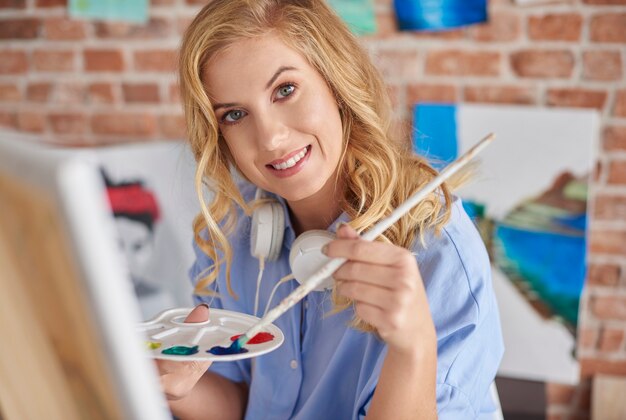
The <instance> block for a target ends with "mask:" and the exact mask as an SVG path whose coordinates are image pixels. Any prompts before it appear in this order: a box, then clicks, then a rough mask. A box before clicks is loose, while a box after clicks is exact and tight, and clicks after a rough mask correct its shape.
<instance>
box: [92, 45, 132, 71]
mask: <svg viewBox="0 0 626 420" xmlns="http://www.w3.org/2000/svg"><path fill="white" fill-rule="evenodd" d="M85 70H87V71H88V72H100V71H111V72H121V71H122V70H124V57H123V56H122V52H121V51H119V50H95V49H89V50H85Z"/></svg>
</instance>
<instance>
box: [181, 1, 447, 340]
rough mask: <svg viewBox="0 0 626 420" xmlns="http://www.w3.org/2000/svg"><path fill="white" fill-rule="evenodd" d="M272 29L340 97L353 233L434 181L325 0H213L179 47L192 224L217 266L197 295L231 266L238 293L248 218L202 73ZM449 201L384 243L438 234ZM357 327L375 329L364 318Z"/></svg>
mask: <svg viewBox="0 0 626 420" xmlns="http://www.w3.org/2000/svg"><path fill="white" fill-rule="evenodd" d="M269 32H272V33H274V34H277V35H278V36H279V37H280V39H281V40H282V41H283V42H284V43H285V44H286V45H287V46H289V47H290V48H292V49H294V50H295V51H298V52H299V53H300V54H302V56H304V57H305V58H306V59H307V60H308V62H309V63H310V64H311V65H312V66H313V67H314V68H316V69H317V71H318V72H319V73H320V74H321V75H322V76H323V77H324V79H325V80H326V82H327V83H328V86H329V87H330V89H331V91H332V92H333V94H334V95H335V98H336V100H337V104H338V106H339V112H340V116H341V121H342V125H343V154H342V158H341V160H340V162H339V170H338V171H337V174H338V177H342V181H343V184H345V186H346V188H345V194H344V197H343V202H342V203H341V207H342V210H343V211H345V212H346V213H347V214H348V216H349V217H350V219H351V222H350V225H351V226H352V227H354V228H355V229H356V230H357V231H358V232H361V231H363V230H365V229H366V228H368V227H369V226H371V225H373V224H374V223H376V222H377V221H378V220H380V219H382V218H384V217H385V216H387V215H389V214H390V213H391V211H392V210H393V209H394V208H395V207H397V206H398V205H399V204H400V203H402V202H403V201H404V200H405V199H406V198H407V197H409V196H410V195H411V194H412V193H413V192H414V191H416V189H418V188H419V187H420V186H421V185H423V184H425V183H427V182H428V181H429V180H430V179H432V178H433V177H434V176H435V175H436V171H435V170H434V169H433V168H432V167H431V166H429V165H428V163H427V162H426V161H425V160H424V159H423V158H420V157H418V156H416V155H415V154H414V153H413V152H412V151H411V149H410V145H409V144H408V142H406V141H404V142H401V141H394V139H393V138H392V134H391V130H390V128H391V127H390V122H391V115H390V114H391V105H390V101H389V97H388V94H387V90H386V88H385V86H384V84H383V81H382V78H381V76H380V74H379V73H378V71H377V70H376V69H375V68H374V66H373V65H372V63H371V62H370V60H369V57H368V55H367V53H366V52H365V51H364V49H363V48H362V47H361V46H360V45H359V43H358V41H357V39H356V38H355V37H354V36H353V35H352V33H351V32H350V31H349V30H348V29H347V27H346V26H345V25H344V23H343V22H342V21H341V19H340V18H339V17H338V16H337V15H336V14H335V13H334V11H333V10H332V9H331V8H330V7H329V6H328V5H327V4H326V2H325V1H324V0H291V1H287V0H213V1H211V2H210V3H209V4H207V5H206V6H205V7H204V8H203V9H202V10H201V11H200V13H199V14H198V15H197V16H196V18H195V19H194V20H193V22H192V23H191V24H190V26H189V27H188V29H187V31H186V32H185V35H184V37H183V43H182V47H181V51H180V88H181V97H182V102H183V106H184V112H185V118H186V124H187V135H188V138H189V142H190V144H191V149H192V151H193V153H194V156H195V158H196V160H197V162H198V167H197V172H196V178H195V183H196V189H197V192H198V198H199V200H200V205H201V210H202V211H201V213H200V214H199V215H198V217H196V219H195V221H194V225H193V229H194V236H195V240H196V242H197V244H198V246H199V247H200V249H202V250H203V252H205V253H206V254H207V255H208V256H209V257H210V258H211V260H212V261H213V265H212V266H211V267H208V268H207V269H206V270H205V271H204V272H203V273H200V276H199V277H200V280H199V281H198V282H197V284H196V293H200V294H201V293H206V289H207V287H208V286H210V285H211V284H212V283H213V282H214V281H215V280H216V278H217V277H218V275H219V271H220V269H222V265H225V269H226V280H227V286H228V291H229V293H230V294H231V295H233V296H235V294H234V292H233V290H232V287H231V279H230V268H231V263H232V249H231V246H230V244H229V241H228V234H229V233H231V232H232V229H233V226H234V225H235V222H236V215H237V207H239V208H241V209H242V210H243V211H244V213H245V214H248V215H249V214H250V213H251V206H250V205H249V204H248V203H246V202H245V201H244V199H243V197H242V195H241V193H240V192H239V190H238V188H237V186H236V184H235V182H234V180H233V179H232V177H231V172H230V168H231V166H234V161H233V159H232V157H231V155H230V153H229V150H228V148H227V146H226V143H225V141H224V140H223V138H222V136H221V134H220V131H219V128H218V122H217V119H216V116H215V114H214V112H213V108H212V105H211V100H210V98H209V97H208V95H207V92H206V90H205V87H204V86H203V79H202V75H203V74H204V70H205V66H206V65H207V63H208V62H209V60H210V59H211V58H212V57H214V56H215V54H217V53H218V52H219V51H221V50H223V49H224V48H226V47H228V46H229V45H232V44H233V43H234V42H236V41H239V40H242V39H249V38H255V37H259V36H262V35H264V34H267V33H269ZM204 185H207V186H208V188H209V189H210V190H211V191H212V192H213V193H214V196H213V199H212V201H211V202H210V203H207V201H206V200H205V197H204V188H203V187H204ZM442 196H443V200H442ZM450 198H451V197H450V192H449V189H448V186H446V185H444V186H442V187H441V188H440V190H439V192H438V193H433V194H431V195H430V197H428V198H427V199H425V200H423V201H422V202H421V203H420V204H419V205H418V206H416V207H415V208H413V210H412V211H411V212H410V213H409V214H407V215H406V216H404V217H402V218H401V219H400V220H399V221H398V222H397V223H396V224H394V226H392V227H391V228H389V229H388V230H387V231H386V232H385V233H384V235H383V236H382V237H381V238H379V239H380V240H383V241H388V242H390V243H393V244H396V245H399V246H402V247H405V248H409V247H411V245H412V244H413V243H414V241H415V240H417V239H418V238H419V239H421V240H423V232H425V231H426V230H427V229H434V230H435V231H436V232H439V231H440V229H441V227H442V226H443V225H444V224H445V222H446V221H447V220H448V218H449V217H450V202H451V200H450ZM205 230H206V231H207V233H208V235H206V238H205V237H203V234H202V232H203V231H205ZM333 301H334V304H335V309H336V310H337V311H339V310H343V309H345V308H347V307H349V306H350V305H351V304H352V302H350V301H349V300H346V299H343V298H341V297H340V296H338V295H336V294H335V293H333ZM353 326H355V327H356V328H359V329H361V330H364V331H372V328H371V327H370V326H369V325H367V324H365V323H364V322H362V321H361V320H359V319H358V318H355V319H354V320H353Z"/></svg>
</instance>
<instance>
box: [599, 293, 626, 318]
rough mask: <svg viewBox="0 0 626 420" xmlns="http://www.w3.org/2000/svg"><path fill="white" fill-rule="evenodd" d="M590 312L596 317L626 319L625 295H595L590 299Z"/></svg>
mask: <svg viewBox="0 0 626 420" xmlns="http://www.w3.org/2000/svg"><path fill="white" fill-rule="evenodd" d="M591 313H593V315H595V317H596V318H598V319H607V320H608V319H612V320H621V321H624V320H626V297H624V296H595V297H593V298H592V299H591Z"/></svg>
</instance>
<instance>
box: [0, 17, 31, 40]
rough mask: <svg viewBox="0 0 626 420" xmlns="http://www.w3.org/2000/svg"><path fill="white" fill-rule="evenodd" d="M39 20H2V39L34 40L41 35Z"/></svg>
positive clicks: (0, 30)
mask: <svg viewBox="0 0 626 420" xmlns="http://www.w3.org/2000/svg"><path fill="white" fill-rule="evenodd" d="M40 24H41V23H40V22H39V19H33V18H25V19H2V20H0V39H34V38H37V35H38V34H39V27H40Z"/></svg>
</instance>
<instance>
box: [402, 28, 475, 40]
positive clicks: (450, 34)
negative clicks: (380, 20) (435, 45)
mask: <svg viewBox="0 0 626 420" xmlns="http://www.w3.org/2000/svg"><path fill="white" fill-rule="evenodd" d="M466 31H467V30H466V29H465V28H461V29H451V30H447V31H413V32H403V34H407V35H409V36H411V37H412V38H417V39H437V40H441V41H456V40H460V39H463V38H465V34H466Z"/></svg>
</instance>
